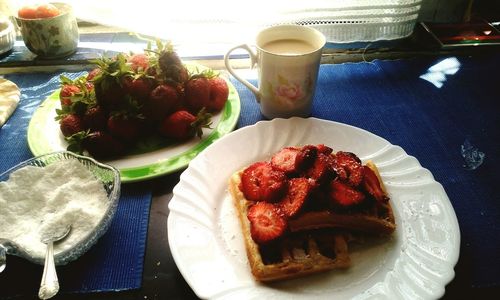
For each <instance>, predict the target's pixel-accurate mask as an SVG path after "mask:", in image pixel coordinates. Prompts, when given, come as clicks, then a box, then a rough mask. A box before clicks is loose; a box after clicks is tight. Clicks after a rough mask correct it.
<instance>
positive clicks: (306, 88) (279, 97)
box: [267, 75, 311, 107]
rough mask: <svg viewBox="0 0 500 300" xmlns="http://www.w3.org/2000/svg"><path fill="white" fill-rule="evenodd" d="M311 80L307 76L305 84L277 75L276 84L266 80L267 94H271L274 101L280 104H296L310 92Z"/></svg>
mask: <svg viewBox="0 0 500 300" xmlns="http://www.w3.org/2000/svg"><path fill="white" fill-rule="evenodd" d="M310 86H311V80H310V78H309V76H308V78H307V79H306V82H305V84H303V83H297V82H294V81H292V80H289V79H287V78H286V77H285V76H282V75H278V78H277V84H276V85H273V83H272V82H270V81H268V82H267V94H268V95H272V98H273V99H274V101H276V102H277V103H279V104H281V105H286V106H290V107H291V106H296V105H297V104H299V103H301V102H302V101H303V100H304V99H305V98H307V96H308V95H309V93H310Z"/></svg>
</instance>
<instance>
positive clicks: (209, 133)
mask: <svg viewBox="0 0 500 300" xmlns="http://www.w3.org/2000/svg"><path fill="white" fill-rule="evenodd" d="M226 81H227V83H228V87H229V97H228V101H227V102H226V105H225V106H224V108H223V109H222V111H221V112H220V113H218V114H216V115H214V116H213V117H212V121H213V124H212V128H211V129H204V131H203V137H202V138H201V139H198V138H193V139H191V140H189V141H186V142H184V143H165V142H163V143H158V140H152V141H143V143H144V144H149V145H150V146H149V147H141V148H140V149H135V150H134V151H132V153H133V154H130V155H126V156H123V157H121V158H119V159H115V160H109V161H101V162H103V163H106V164H109V165H112V166H114V167H116V168H117V169H118V170H119V171H120V175H121V181H122V182H135V181H142V180H147V179H151V178H155V177H158V176H161V175H165V174H169V173H172V172H176V171H179V170H181V169H183V168H185V167H187V165H188V164H189V162H190V161H191V160H192V159H193V158H194V157H196V155H198V154H199V153H200V152H201V151H203V150H204V149H205V148H206V147H207V146H208V145H210V144H211V143H213V142H214V141H215V140H217V139H219V138H221V137H222V136H224V135H225V134H227V133H229V132H231V131H232V130H233V129H234V128H235V127H236V123H237V122H238V118H239V116H240V109H241V104H240V97H239V95H238V92H237V90H236V88H235V87H234V85H233V84H232V83H231V82H230V81H229V80H227V79H226ZM59 107H60V102H59V90H56V91H55V92H54V93H52V94H51V95H50V96H49V97H48V98H47V99H46V100H45V101H43V102H42V104H41V105H40V107H39V108H38V109H37V110H36V111H35V113H34V114H33V117H32V118H31V121H30V123H29V126H28V145H29V148H30V150H31V152H32V153H33V155H35V156H38V155H42V154H46V153H50V152H55V151H61V150H66V147H67V145H68V143H67V142H66V141H65V140H64V137H63V135H62V133H61V131H60V129H59V123H58V122H57V121H55V119H54V118H55V116H56V112H55V111H56V108H59ZM151 145H152V146H151ZM145 149H148V150H145Z"/></svg>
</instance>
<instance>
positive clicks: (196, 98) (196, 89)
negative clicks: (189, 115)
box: [184, 75, 210, 113]
mask: <svg viewBox="0 0 500 300" xmlns="http://www.w3.org/2000/svg"><path fill="white" fill-rule="evenodd" d="M184 94H185V97H184V101H185V102H186V105H187V106H188V107H189V110H190V111H192V112H194V113H197V112H198V111H200V110H201V109H202V108H207V109H208V106H209V105H210V82H209V80H208V78H206V77H205V76H203V75H201V76H194V77H192V78H191V79H190V80H189V81H188V82H186V85H185V86H184Z"/></svg>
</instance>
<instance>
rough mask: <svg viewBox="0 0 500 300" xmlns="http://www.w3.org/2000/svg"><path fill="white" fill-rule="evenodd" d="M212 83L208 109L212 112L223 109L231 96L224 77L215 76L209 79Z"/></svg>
mask: <svg viewBox="0 0 500 300" xmlns="http://www.w3.org/2000/svg"><path fill="white" fill-rule="evenodd" d="M209 83H210V101H209V102H208V105H207V110H208V111H210V112H218V111H221V110H222V108H223V107H224V105H225V104H226V101H227V97H228V96H229V88H228V86H227V82H226V81H225V80H224V79H223V78H222V77H213V78H210V79H209Z"/></svg>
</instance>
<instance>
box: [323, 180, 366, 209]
mask: <svg viewBox="0 0 500 300" xmlns="http://www.w3.org/2000/svg"><path fill="white" fill-rule="evenodd" d="M330 199H331V200H332V201H333V203H334V204H335V205H337V206H339V207H351V206H354V205H357V204H360V203H362V202H363V200H364V199H365V194H363V193H362V192H360V191H358V190H356V189H355V188H353V187H352V186H350V185H349V184H347V183H344V182H342V181H338V180H334V181H332V182H331V183H330Z"/></svg>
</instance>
